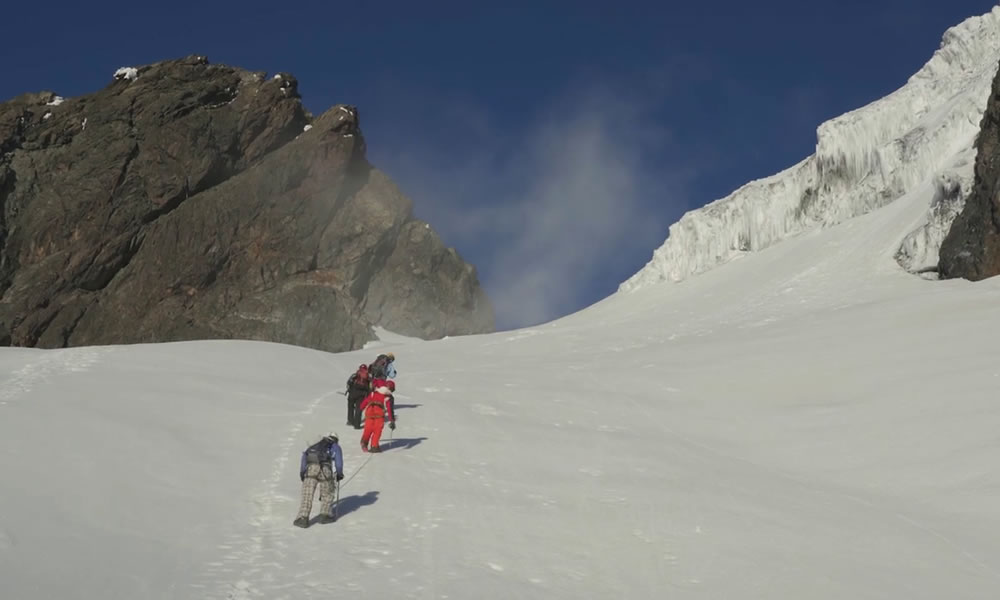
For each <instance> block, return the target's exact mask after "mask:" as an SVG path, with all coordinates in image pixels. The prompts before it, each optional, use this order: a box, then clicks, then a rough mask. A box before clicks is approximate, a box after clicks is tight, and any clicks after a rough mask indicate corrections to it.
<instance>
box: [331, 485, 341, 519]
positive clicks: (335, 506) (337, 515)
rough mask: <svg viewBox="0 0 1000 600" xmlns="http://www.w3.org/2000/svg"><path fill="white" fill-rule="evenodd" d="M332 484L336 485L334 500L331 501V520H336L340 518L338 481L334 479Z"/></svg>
mask: <svg viewBox="0 0 1000 600" xmlns="http://www.w3.org/2000/svg"><path fill="white" fill-rule="evenodd" d="M333 485H334V486H335V487H336V494H337V496H336V498H337V499H336V500H334V502H333V520H334V521H336V520H337V519H339V518H340V482H339V481H334V482H333Z"/></svg>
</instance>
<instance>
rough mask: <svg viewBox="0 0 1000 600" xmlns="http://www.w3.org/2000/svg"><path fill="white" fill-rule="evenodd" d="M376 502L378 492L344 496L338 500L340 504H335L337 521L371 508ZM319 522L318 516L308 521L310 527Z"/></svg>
mask: <svg viewBox="0 0 1000 600" xmlns="http://www.w3.org/2000/svg"><path fill="white" fill-rule="evenodd" d="M377 501H378V492H376V491H374V490H373V491H371V492H368V493H367V494H364V495H362V496H358V495H356V494H355V495H354V496H345V497H343V498H341V499H340V502H339V503H337V504H336V509H335V511H336V513H337V520H338V521H339V520H341V519H342V518H344V515H347V514H350V513H352V512H354V511H356V510H358V509H359V508H361V507H363V506H371V505H372V504H375V502H377ZM318 520H319V515H316V516H315V517H313V518H312V519H310V520H309V524H310V525H315V524H316V522H317V521H318Z"/></svg>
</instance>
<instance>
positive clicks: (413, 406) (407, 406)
mask: <svg viewBox="0 0 1000 600" xmlns="http://www.w3.org/2000/svg"><path fill="white" fill-rule="evenodd" d="M421 406H423V404H393V405H392V409H393V410H399V409H401V408H402V409H407V408H420V407H421Z"/></svg>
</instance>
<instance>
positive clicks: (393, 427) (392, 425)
mask: <svg viewBox="0 0 1000 600" xmlns="http://www.w3.org/2000/svg"><path fill="white" fill-rule="evenodd" d="M389 429H392V430H393V431H395V429H396V422H395V421H390V422H389Z"/></svg>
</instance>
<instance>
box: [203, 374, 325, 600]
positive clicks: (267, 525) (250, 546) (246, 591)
mask: <svg viewBox="0 0 1000 600" xmlns="http://www.w3.org/2000/svg"><path fill="white" fill-rule="evenodd" d="M335 395H338V393H337V392H328V393H326V394H322V395H320V396H318V397H316V398H315V399H313V401H312V402H311V403H310V404H309V406H308V407H307V408H306V409H305V410H304V411H302V412H301V413H299V419H298V420H297V422H296V423H295V424H294V425H292V427H291V428H290V429H289V430H288V433H287V435H286V436H285V440H284V441H283V442H282V443H281V446H280V447H279V448H278V455H277V457H276V458H275V459H274V462H273V463H272V468H271V472H270V473H269V474H268V476H267V478H266V479H264V480H263V481H262V482H261V487H260V489H259V490H258V491H257V492H255V493H254V494H253V502H254V506H255V509H254V514H253V517H252V518H251V520H250V523H249V525H250V526H251V529H250V530H249V532H247V531H240V532H237V533H233V534H231V535H230V536H228V537H227V538H226V540H225V541H224V542H223V543H222V544H220V545H219V546H218V550H220V551H221V552H225V553H226V554H224V555H223V557H222V560H220V561H216V562H211V563H209V564H208V568H207V569H206V570H205V575H206V579H209V580H211V581H215V582H218V581H220V580H221V581H223V582H224V583H222V584H221V586H220V588H221V589H220V590H219V592H218V594H216V595H214V596H209V597H210V598H225V599H226V600H249V599H251V598H268V599H269V600H280V599H282V598H298V597H301V590H298V591H296V590H291V594H290V590H289V589H288V588H290V587H292V586H291V585H290V584H287V583H285V584H282V583H281V582H282V581H287V578H284V577H282V573H283V572H284V571H286V570H287V569H289V568H291V566H290V565H286V561H285V559H286V557H287V554H288V547H289V545H290V544H292V543H296V542H295V540H294V539H293V538H294V535H295V534H296V533H299V532H300V530H298V529H295V528H293V527H292V526H291V520H292V518H293V517H294V513H295V511H296V508H297V506H298V501H299V498H298V497H297V494H296V495H295V496H294V497H293V496H289V495H287V494H285V493H283V492H282V488H283V484H285V483H286V479H287V476H288V472H289V465H288V463H289V460H291V458H292V457H293V456H297V454H298V452H296V450H295V449H294V448H293V445H294V444H296V443H297V442H299V441H300V437H301V436H300V434H301V433H302V430H303V428H304V427H305V424H306V422H308V421H309V420H310V418H311V417H312V416H313V414H314V413H315V412H316V409H317V408H318V407H319V406H320V405H321V404H323V402H324V401H325V400H327V399H329V398H331V397H333V396H335ZM296 491H298V490H296ZM314 506H315V504H314ZM304 575H306V574H304ZM234 580H235V581H234ZM205 585H206V584H205V582H204V581H199V582H196V583H194V584H192V586H191V587H192V588H195V589H196V590H200V589H203V588H204V587H205Z"/></svg>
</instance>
